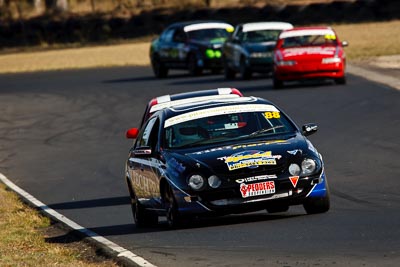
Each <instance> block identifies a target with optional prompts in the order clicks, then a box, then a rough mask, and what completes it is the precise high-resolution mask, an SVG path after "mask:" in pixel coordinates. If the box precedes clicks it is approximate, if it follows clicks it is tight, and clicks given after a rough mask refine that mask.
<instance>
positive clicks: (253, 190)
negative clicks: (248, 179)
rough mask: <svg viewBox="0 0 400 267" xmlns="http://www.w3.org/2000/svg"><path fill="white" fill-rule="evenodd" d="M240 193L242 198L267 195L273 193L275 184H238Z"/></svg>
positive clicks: (271, 182)
mask: <svg viewBox="0 0 400 267" xmlns="http://www.w3.org/2000/svg"><path fill="white" fill-rule="evenodd" d="M240 193H241V194H242V197H243V198H248V197H254V196H261V195H268V194H274V193H275V183H274V182H273V181H267V182H261V183H255V184H245V183H242V184H240Z"/></svg>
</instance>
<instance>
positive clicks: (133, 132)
mask: <svg viewBox="0 0 400 267" xmlns="http://www.w3.org/2000/svg"><path fill="white" fill-rule="evenodd" d="M138 134H139V129H138V128H131V129H129V130H128V131H126V134H125V136H126V138H128V139H136V138H137V136H138Z"/></svg>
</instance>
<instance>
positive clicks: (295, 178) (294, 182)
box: [289, 176, 299, 188]
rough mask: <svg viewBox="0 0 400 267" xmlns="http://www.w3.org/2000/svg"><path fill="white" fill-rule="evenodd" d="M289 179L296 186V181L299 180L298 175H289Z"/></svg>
mask: <svg viewBox="0 0 400 267" xmlns="http://www.w3.org/2000/svg"><path fill="white" fill-rule="evenodd" d="M289 180H290V182H291V183H292V185H293V187H294V188H296V186H297V182H298V181H299V176H291V177H289Z"/></svg>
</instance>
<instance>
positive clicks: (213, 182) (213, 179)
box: [208, 175, 221, 188]
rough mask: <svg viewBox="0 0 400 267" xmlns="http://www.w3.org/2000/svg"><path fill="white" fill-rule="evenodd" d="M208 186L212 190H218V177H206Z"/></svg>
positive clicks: (219, 180) (219, 181) (219, 183)
mask: <svg viewBox="0 0 400 267" xmlns="http://www.w3.org/2000/svg"><path fill="white" fill-rule="evenodd" d="M208 185H209V186H210V187H212V188H218V187H219V186H220V185H221V179H219V178H218V176H215V175H211V176H210V177H208Z"/></svg>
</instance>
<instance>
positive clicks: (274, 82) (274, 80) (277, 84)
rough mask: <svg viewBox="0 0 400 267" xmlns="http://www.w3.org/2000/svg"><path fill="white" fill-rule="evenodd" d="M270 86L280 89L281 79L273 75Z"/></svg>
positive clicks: (281, 85)
mask: <svg viewBox="0 0 400 267" xmlns="http://www.w3.org/2000/svg"><path fill="white" fill-rule="evenodd" d="M272 86H273V87H274V88H275V89H281V88H283V81H281V80H279V79H278V78H276V77H275V76H273V78H272Z"/></svg>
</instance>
